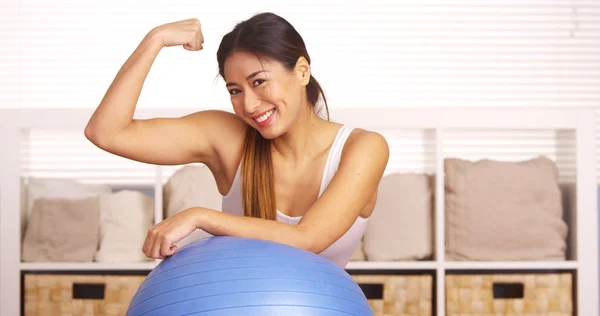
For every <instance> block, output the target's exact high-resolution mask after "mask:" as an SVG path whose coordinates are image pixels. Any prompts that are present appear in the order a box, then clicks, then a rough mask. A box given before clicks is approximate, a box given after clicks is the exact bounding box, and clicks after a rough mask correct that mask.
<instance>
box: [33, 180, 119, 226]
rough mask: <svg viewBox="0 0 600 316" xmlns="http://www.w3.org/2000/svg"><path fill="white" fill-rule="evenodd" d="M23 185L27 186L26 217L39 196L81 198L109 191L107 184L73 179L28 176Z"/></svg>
mask: <svg viewBox="0 0 600 316" xmlns="http://www.w3.org/2000/svg"><path fill="white" fill-rule="evenodd" d="M25 185H26V188H27V192H26V196H27V212H26V217H29V216H30V215H31V210H32V209H33V204H34V202H35V201H36V200H37V199H39V198H67V199H82V198H87V197H95V196H99V195H101V194H109V193H111V188H110V186H108V185H101V184H97V185H90V184H84V183H81V182H79V181H77V180H73V179H53V178H28V179H27V183H26V184H25Z"/></svg>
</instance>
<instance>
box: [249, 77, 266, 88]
mask: <svg viewBox="0 0 600 316" xmlns="http://www.w3.org/2000/svg"><path fill="white" fill-rule="evenodd" d="M263 82H265V80H264V79H256V80H254V82H253V83H252V84H253V85H254V86H255V87H256V86H259V85H261V84H262V83H263Z"/></svg>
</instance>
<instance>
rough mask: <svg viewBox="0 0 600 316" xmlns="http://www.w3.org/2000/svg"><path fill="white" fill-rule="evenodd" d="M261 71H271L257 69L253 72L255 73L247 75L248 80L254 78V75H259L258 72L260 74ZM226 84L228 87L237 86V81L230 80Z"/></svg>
mask: <svg viewBox="0 0 600 316" xmlns="http://www.w3.org/2000/svg"><path fill="white" fill-rule="evenodd" d="M261 72H269V71H268V70H259V71H255V72H253V73H251V74H249V75H248V77H246V80H250V79H252V78H253V77H254V76H256V75H258V74H259V73H261ZM225 86H226V87H229V86H237V83H235V82H228V83H226V84H225Z"/></svg>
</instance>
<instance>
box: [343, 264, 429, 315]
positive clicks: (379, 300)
mask: <svg viewBox="0 0 600 316" xmlns="http://www.w3.org/2000/svg"><path fill="white" fill-rule="evenodd" d="M352 277H353V278H354V280H355V281H356V283H358V285H359V286H360V287H361V288H362V289H363V291H364V292H365V295H366V296H367V299H368V300H369V305H370V306H371V309H372V310H373V314H374V315H375V316H392V315H393V316H431V315H432V310H433V308H432V306H433V305H432V304H433V302H432V297H433V277H432V276H431V275H366V274H362V275H361V274H353V275H352Z"/></svg>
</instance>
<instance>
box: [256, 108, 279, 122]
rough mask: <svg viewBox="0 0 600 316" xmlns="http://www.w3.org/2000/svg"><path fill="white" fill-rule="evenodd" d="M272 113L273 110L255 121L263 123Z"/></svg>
mask: <svg viewBox="0 0 600 316" xmlns="http://www.w3.org/2000/svg"><path fill="white" fill-rule="evenodd" d="M274 111H275V109H273V110H271V111H269V112H267V113H265V114H263V115H262V116H261V117H258V118H255V120H256V121H257V122H259V123H261V122H264V121H265V120H266V119H268V118H269V117H271V114H273V112H274Z"/></svg>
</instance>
